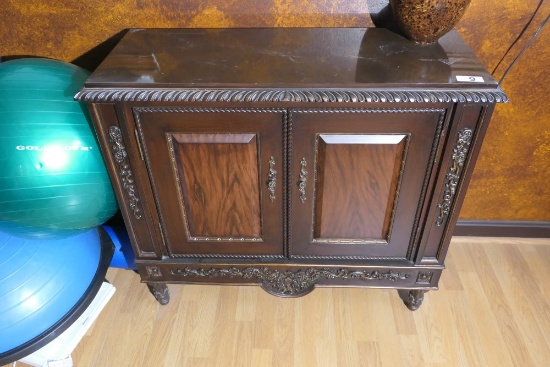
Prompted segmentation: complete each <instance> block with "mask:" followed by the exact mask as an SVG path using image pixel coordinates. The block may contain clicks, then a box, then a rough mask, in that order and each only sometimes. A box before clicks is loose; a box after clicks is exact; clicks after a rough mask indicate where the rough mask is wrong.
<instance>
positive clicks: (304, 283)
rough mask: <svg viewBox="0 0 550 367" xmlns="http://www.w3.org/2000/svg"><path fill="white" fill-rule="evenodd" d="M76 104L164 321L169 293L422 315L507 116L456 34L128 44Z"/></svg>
mask: <svg viewBox="0 0 550 367" xmlns="http://www.w3.org/2000/svg"><path fill="white" fill-rule="evenodd" d="M465 77H466V79H464V78H465ZM468 78H472V79H471V81H469V82H468V81H467V82H462V81H461V80H469V79H468ZM76 98H78V99H80V100H84V101H87V102H88V104H89V107H90V110H91V112H92V116H93V120H94V126H95V129H96V131H97V134H98V137H99V140H100V142H101V146H102V150H103V153H104V156H105V160H106V163H107V166H108V169H109V172H110V174H111V178H112V181H113V184H114V186H115V190H116V192H117V197H118V200H119V202H120V206H121V210H122V214H123V217H124V220H125V223H126V226H127V228H128V231H129V234H130V237H131V240H132V244H133V247H134V250H135V252H136V259H137V260H136V262H137V264H138V268H139V272H140V274H141V278H142V280H143V281H144V282H146V283H147V284H148V285H149V287H150V289H151V290H152V292H153V293H154V294H155V296H156V297H157V299H158V300H159V301H160V302H161V303H166V302H168V298H169V295H168V290H167V287H166V283H217V284H219V283H222V284H259V285H261V286H262V287H263V288H264V289H265V290H266V291H268V292H270V293H272V294H275V295H279V296H300V295H304V294H307V293H308V292H310V291H311V290H313V289H314V287H316V286H360V287H373V288H378V287H391V288H396V289H398V290H399V294H400V295H401V297H402V298H403V300H404V302H405V304H406V305H407V306H408V307H409V308H410V309H416V308H418V306H419V305H420V303H421V302H422V298H423V294H424V292H425V291H427V290H431V289H437V283H438V281H439V277H440V275H441V272H442V270H443V268H444V258H445V254H446V251H447V248H448V245H449V241H450V237H451V234H452V231H453V228H454V225H455V223H456V219H457V215H458V212H459V210H460V205H461V202H462V199H463V197H464V193H465V190H466V187H467V182H468V179H469V175H470V174H471V171H472V169H473V164H474V162H475V159H476V156H477V154H478V152H479V148H480V146H481V142H482V138H483V135H484V131H485V129H486V127H487V123H488V121H489V119H490V115H491V113H492V110H493V108H494V105H495V103H497V102H502V101H506V96H505V95H504V94H503V92H502V91H501V90H500V89H499V87H498V85H497V83H496V82H495V81H494V80H493V79H492V77H491V76H490V75H489V74H488V73H487V71H486V70H485V69H484V68H483V67H482V66H481V65H480V64H479V61H478V60H477V59H476V58H475V57H474V56H473V55H472V53H471V51H470V50H469V49H468V47H467V46H466V45H465V44H464V43H463V41H462V40H461V39H460V37H458V35H457V34H456V33H454V32H453V33H450V34H449V35H447V36H445V37H444V38H442V39H441V40H440V41H439V43H438V44H435V45H432V46H418V45H414V44H411V43H409V42H408V41H406V40H404V39H402V38H401V37H399V36H397V35H395V34H393V33H391V32H389V31H386V30H383V29H240V30H239V29H225V30H191V29H164V30H163V29H156V30H130V31H129V32H128V33H127V34H126V36H125V37H124V38H123V39H122V41H121V42H120V43H119V44H118V45H117V46H116V47H115V49H114V50H113V52H112V53H111V54H110V55H109V56H108V57H107V59H106V60H105V61H104V62H103V63H102V65H101V66H100V67H99V68H98V69H97V70H96V71H95V72H94V73H93V74H92V76H91V77H90V79H89V80H88V82H87V83H86V85H85V87H84V88H83V90H82V91H81V92H80V93H79V94H78V95H77V97H76Z"/></svg>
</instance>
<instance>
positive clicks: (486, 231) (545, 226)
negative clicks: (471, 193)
mask: <svg viewBox="0 0 550 367" xmlns="http://www.w3.org/2000/svg"><path fill="white" fill-rule="evenodd" d="M454 236H477V237H524V238H550V222H531V221H500V220H459V221H458V222H457V224H456V228H455V231H454Z"/></svg>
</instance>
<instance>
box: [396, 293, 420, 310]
mask: <svg viewBox="0 0 550 367" xmlns="http://www.w3.org/2000/svg"><path fill="white" fill-rule="evenodd" d="M397 291H398V292H399V297H401V299H402V300H403V303H404V304H405V306H407V308H408V309H409V310H411V311H416V310H418V308H419V307H420V305H421V304H422V301H424V293H426V292H427V291H424V290H422V289H398V290H397Z"/></svg>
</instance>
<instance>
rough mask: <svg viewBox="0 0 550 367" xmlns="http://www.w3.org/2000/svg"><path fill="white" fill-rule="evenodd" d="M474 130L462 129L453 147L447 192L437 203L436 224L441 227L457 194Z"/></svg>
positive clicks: (446, 183) (446, 182)
mask: <svg viewBox="0 0 550 367" xmlns="http://www.w3.org/2000/svg"><path fill="white" fill-rule="evenodd" d="M472 136H473V132H472V130H471V129H468V128H466V129H462V130H461V131H460V132H459V133H458V139H457V142H456V146H455V148H454V149H453V154H452V156H451V165H450V167H449V170H448V171H447V175H446V180H445V192H444V194H443V201H442V202H441V203H439V204H438V205H437V208H438V209H439V215H438V217H437V221H436V223H435V224H436V225H437V226H438V227H440V226H441V225H442V224H443V223H444V222H445V220H446V219H447V216H448V215H449V213H450V211H451V204H452V202H453V199H454V197H455V195H456V189H457V186H458V182H459V180H460V174H461V173H462V167H463V166H464V162H465V161H466V156H467V155H468V150H469V149H470V143H471V141H472Z"/></svg>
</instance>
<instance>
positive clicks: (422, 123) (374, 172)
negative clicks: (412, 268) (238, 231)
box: [289, 109, 444, 259]
mask: <svg viewBox="0 0 550 367" xmlns="http://www.w3.org/2000/svg"><path fill="white" fill-rule="evenodd" d="M443 117H444V110H415V109H403V110H394V109H391V110H390V109H388V110H386V109H353V110H351V109H350V110H346V109H340V110H336V109H335V110H331V109H303V110H291V112H290V118H289V120H290V122H291V124H292V128H291V131H292V135H291V139H290V140H291V144H292V157H291V172H292V176H291V182H290V189H291V190H290V191H291V198H290V201H291V210H290V218H291V219H290V220H291V221H292V229H291V243H290V254H291V256H293V257H297V258H308V257H320V258H322V257H341V258H377V257H383V258H402V259H405V258H406V256H407V250H408V249H409V247H410V246H411V245H412V243H411V241H410V239H411V238H414V236H412V234H413V232H414V231H415V230H416V228H417V226H418V219H417V218H418V215H417V213H418V212H419V210H421V209H422V205H423V202H422V198H423V197H424V196H423V195H421V193H422V190H426V184H425V183H427V182H428V180H429V177H430V175H431V169H432V165H431V163H430V162H431V161H430V155H431V153H432V152H435V151H436V150H437V147H438V146H439V143H440V138H441V134H440V132H441V127H442V124H443V122H444V118H443ZM411 236H412V237H411Z"/></svg>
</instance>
